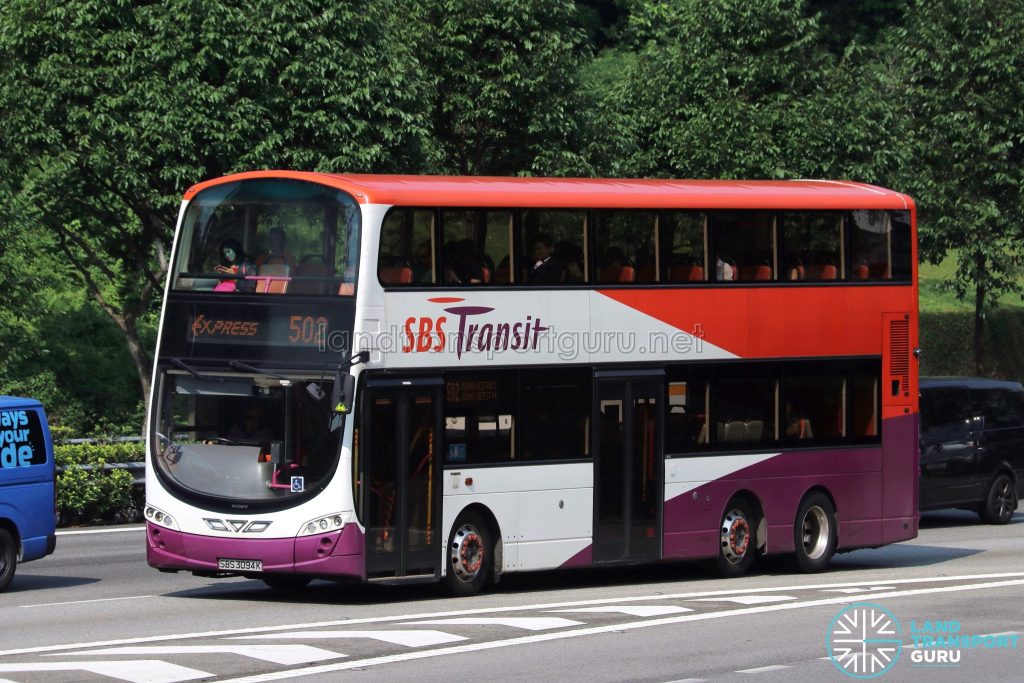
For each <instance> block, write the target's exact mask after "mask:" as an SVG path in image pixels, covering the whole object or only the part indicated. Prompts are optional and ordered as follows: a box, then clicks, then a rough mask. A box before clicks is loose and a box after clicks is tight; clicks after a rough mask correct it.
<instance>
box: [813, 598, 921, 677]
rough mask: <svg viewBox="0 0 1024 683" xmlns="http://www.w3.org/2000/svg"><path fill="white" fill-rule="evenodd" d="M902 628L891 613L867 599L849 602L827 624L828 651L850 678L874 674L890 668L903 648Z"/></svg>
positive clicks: (837, 666) (880, 673)
mask: <svg viewBox="0 0 1024 683" xmlns="http://www.w3.org/2000/svg"><path fill="white" fill-rule="evenodd" d="M901 632H902V628H901V627H900V622H899V620H898V619H897V618H896V617H895V616H893V614H892V613H891V612H890V611H888V610H887V609H885V608H884V607H880V606H878V605H873V604H871V603H867V602H861V603H857V604H855V605H850V606H849V607H847V608H846V609H844V610H843V611H841V612H840V613H839V614H837V615H836V617H835V619H833V620H832V623H831V624H830V625H829V628H828V632H827V633H826V635H825V644H826V645H827V647H828V654H829V657H830V658H831V660H832V663H833V664H835V666H836V668H837V669H839V670H840V671H842V672H843V673H844V674H846V675H847V676H850V677H851V678H874V677H876V676H881V675H882V674H884V673H885V672H886V671H888V670H889V669H891V668H892V667H893V665H895V664H896V662H897V661H898V660H899V658H900V653H901V652H902V650H903V639H902V638H901Z"/></svg>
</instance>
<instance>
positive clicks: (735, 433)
mask: <svg viewBox="0 0 1024 683" xmlns="http://www.w3.org/2000/svg"><path fill="white" fill-rule="evenodd" d="M746 434H747V426H746V423H745V422H742V421H740V420H729V421H728V422H726V423H725V429H723V430H722V441H723V442H725V443H735V442H737V441H743V440H745V439H746Z"/></svg>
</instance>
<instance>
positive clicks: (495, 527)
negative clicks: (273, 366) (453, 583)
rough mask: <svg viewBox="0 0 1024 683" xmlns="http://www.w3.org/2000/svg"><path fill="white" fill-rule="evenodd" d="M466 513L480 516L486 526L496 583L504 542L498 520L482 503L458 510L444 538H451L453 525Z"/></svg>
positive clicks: (501, 566) (445, 564)
mask: <svg viewBox="0 0 1024 683" xmlns="http://www.w3.org/2000/svg"><path fill="white" fill-rule="evenodd" d="M467 512H474V513H476V514H478V515H480V518H481V519H483V520H484V523H485V524H486V525H487V530H488V531H490V532H491V537H492V538H493V539H494V581H495V583H497V581H498V577H499V576H500V575H501V572H502V570H503V568H504V554H503V552H502V549H503V547H504V542H503V539H502V536H501V525H500V524H498V518H497V517H495V516H494V513H493V512H491V509H490V508H489V507H487V506H486V505H484V504H483V503H479V502H478V503H470V504H469V505H467V506H466V507H464V508H462V509H461V510H459V512H458V514H457V515H455V521H454V522H452V528H451V529H448V532H447V534H446V536H445V538H448V537H449V536H451V533H452V531H453V530H454V529H455V525H456V524H458V523H459V519H460V518H461V517H462V516H463V515H464V514H466V513H467ZM443 566H444V567H445V572H447V571H448V567H447V563H443Z"/></svg>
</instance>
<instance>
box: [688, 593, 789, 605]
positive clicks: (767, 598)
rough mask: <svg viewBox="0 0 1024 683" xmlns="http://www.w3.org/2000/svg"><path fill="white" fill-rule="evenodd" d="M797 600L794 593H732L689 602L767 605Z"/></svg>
mask: <svg viewBox="0 0 1024 683" xmlns="http://www.w3.org/2000/svg"><path fill="white" fill-rule="evenodd" d="M788 600H796V598H794V597H793V596H792V595H732V596H729V597H727V598H697V599H695V600H687V602H736V603H739V604H741V605H766V604H768V603H771V602H786V601H788Z"/></svg>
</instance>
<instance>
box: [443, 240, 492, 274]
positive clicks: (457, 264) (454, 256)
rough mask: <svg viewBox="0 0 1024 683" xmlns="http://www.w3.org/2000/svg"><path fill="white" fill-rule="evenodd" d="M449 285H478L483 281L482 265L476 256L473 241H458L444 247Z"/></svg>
mask: <svg viewBox="0 0 1024 683" xmlns="http://www.w3.org/2000/svg"><path fill="white" fill-rule="evenodd" d="M445 252H446V256H447V260H448V272H447V277H446V278H445V279H446V281H447V282H448V283H449V284H462V285H478V284H480V283H482V282H483V281H484V279H485V278H484V263H483V260H481V259H480V258H479V257H478V256H477V255H476V246H475V245H474V244H473V240H468V239H466V240H460V241H459V242H449V243H448V244H447V245H445Z"/></svg>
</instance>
